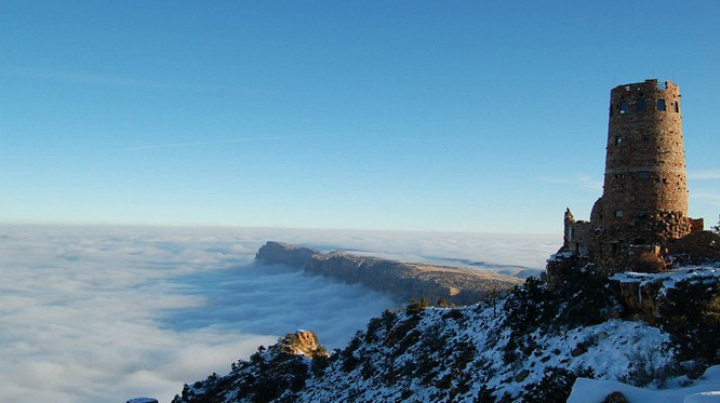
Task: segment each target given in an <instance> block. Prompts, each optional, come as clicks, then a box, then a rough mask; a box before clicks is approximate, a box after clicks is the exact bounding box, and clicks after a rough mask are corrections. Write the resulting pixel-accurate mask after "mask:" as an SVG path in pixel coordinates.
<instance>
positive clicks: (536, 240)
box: [0, 225, 558, 403]
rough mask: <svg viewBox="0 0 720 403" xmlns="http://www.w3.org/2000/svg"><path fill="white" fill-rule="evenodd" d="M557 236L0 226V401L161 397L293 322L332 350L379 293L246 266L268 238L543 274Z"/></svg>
mask: <svg viewBox="0 0 720 403" xmlns="http://www.w3.org/2000/svg"><path fill="white" fill-rule="evenodd" d="M555 238H556V237H549V236H545V237H543V236H525V237H523V236H511V235H478V234H428V233H389V232H363V231H356V232H348V231H310V230H307V231H293V230H267V229H252V230H249V229H177V228H166V229H158V228H101V227H39V226H37V227H33V226H7V225H5V226H2V227H0V276H2V279H3V281H2V282H0V328H1V329H3V330H2V332H0V356H2V357H3V359H2V360H0V379H1V380H2V384H3V388H2V389H0V401H17V400H23V401H52V402H58V403H63V402H79V403H84V402H95V401H124V400H126V399H128V398H130V397H134V396H140V395H151V396H155V397H157V398H160V399H162V400H163V401H169V400H170V399H171V398H172V396H173V395H174V394H176V393H179V392H180V391H181V390H182V385H183V383H185V382H191V381H194V380H197V379H200V378H204V377H205V376H207V375H208V374H210V373H212V372H218V373H224V372H227V371H228V370H229V365H230V363H232V362H233V361H236V360H237V359H238V358H248V356H249V355H250V354H251V353H252V352H254V351H255V349H256V348H257V347H258V346H259V345H261V344H265V345H267V344H270V343H273V342H274V341H275V340H276V338H277V337H278V336H280V335H282V334H284V333H285V332H288V331H293V330H295V329H297V328H305V329H311V330H314V331H316V332H317V333H318V335H319V337H320V338H321V342H322V343H323V344H325V345H326V346H327V347H329V348H333V347H341V346H342V345H344V343H346V342H347V340H349V338H350V337H351V336H352V335H353V334H354V333H355V331H356V330H358V329H360V328H362V327H363V326H364V325H365V323H366V322H367V320H368V319H369V318H370V317H372V316H375V315H377V314H379V313H380V312H381V311H382V310H383V309H384V308H387V307H392V306H393V305H394V304H395V303H394V302H393V301H391V300H390V299H389V298H388V297H385V296H382V295H379V294H377V293H374V292H371V291H368V290H365V289H362V288H360V287H359V286H347V285H344V284H340V283H338V282H334V281H332V280H329V279H326V278H322V277H314V276H307V275H305V274H304V273H303V272H302V271H299V270H296V269H291V268H286V267H277V266H271V267H267V266H262V265H257V264H255V263H254V262H253V258H254V254H255V252H256V251H257V249H258V248H259V247H260V246H261V245H262V244H263V243H264V242H265V241H267V240H271V239H272V240H282V241H287V242H293V243H298V244H303V245H307V246H310V247H315V248H318V249H325V250H327V249H344V250H356V251H359V252H362V253H372V254H376V255H382V254H384V255H386V256H388V257H393V258H399V259H403V260H411V261H426V262H438V263H445V264H452V263H461V264H471V265H474V266H475V267H480V268H489V269H495V270H498V271H499V270H503V267H499V265H498V264H500V263H502V264H507V265H509V266H522V267H535V268H541V267H542V265H543V262H544V259H545V258H546V257H547V255H548V254H549V253H551V252H552V251H554V250H555V249H556V248H557V246H558V245H557V240H556V239H555Z"/></svg>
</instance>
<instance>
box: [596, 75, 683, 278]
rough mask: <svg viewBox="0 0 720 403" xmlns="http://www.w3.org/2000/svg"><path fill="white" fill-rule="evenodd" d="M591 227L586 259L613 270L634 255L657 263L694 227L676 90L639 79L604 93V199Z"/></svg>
mask: <svg viewBox="0 0 720 403" xmlns="http://www.w3.org/2000/svg"><path fill="white" fill-rule="evenodd" d="M590 223H591V226H592V228H594V234H593V235H592V236H591V240H590V250H591V251H592V255H593V256H591V258H592V260H593V261H594V262H596V263H598V264H600V265H601V266H614V267H617V268H618V269H620V268H622V267H624V266H627V265H628V264H630V263H631V262H632V260H633V259H634V258H637V256H638V255H640V254H645V255H647V254H648V253H655V255H657V256H660V254H661V252H662V248H663V247H664V245H665V244H666V243H667V241H669V240H673V239H678V238H681V237H683V236H685V235H687V234H689V233H690V232H691V231H692V230H693V225H697V223H694V222H693V220H691V219H690V218H689V217H688V190H687V183H686V178H685V152H684V147H683V132H682V115H681V113H680V91H679V89H678V86H677V85H675V84H673V83H671V82H669V81H665V82H658V81H657V80H646V81H645V82H641V83H634V84H627V85H621V86H618V87H615V88H613V89H612V91H611V92H610V118H609V124H608V137H607V154H606V161H605V180H604V186H603V195H602V197H600V199H599V200H598V201H597V202H596V203H595V205H594V207H593V209H592V214H591V216H590Z"/></svg>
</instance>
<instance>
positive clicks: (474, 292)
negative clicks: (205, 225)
mask: <svg viewBox="0 0 720 403" xmlns="http://www.w3.org/2000/svg"><path fill="white" fill-rule="evenodd" d="M256 259H257V260H260V261H262V262H264V263H267V264H286V265H291V266H296V267H299V266H302V267H303V268H304V270H305V271H306V272H307V273H311V274H320V275H323V276H326V277H332V278H336V279H340V280H342V281H344V282H346V283H348V284H356V283H357V284H362V285H364V286H366V287H368V288H371V289H373V290H376V291H380V292H384V293H388V294H390V295H392V296H393V297H395V298H397V299H399V300H400V301H403V302H408V301H410V300H420V299H422V298H425V299H427V300H428V301H430V302H432V303H434V302H436V301H439V300H441V299H444V300H445V301H447V302H448V303H449V304H455V305H470V304H475V303H477V302H479V301H482V300H483V299H486V298H489V297H496V296H498V295H499V294H501V293H504V292H506V291H507V290H509V289H511V288H513V287H514V286H516V285H518V284H520V283H521V282H522V280H521V279H519V278H516V277H510V276H503V275H499V274H495V273H490V272H486V271H481V270H473V269H462V268H455V267H443V266H431V265H424V264H416V263H402V262H397V261H394V260H389V259H381V258H377V257H371V256H356V255H352V254H349V253H344V252H331V253H319V252H316V251H313V250H312V249H308V248H302V247H296V246H294V245H290V244H284V243H279V242H268V243H267V244H265V246H263V247H262V248H260V250H259V251H258V253H257V255H256Z"/></svg>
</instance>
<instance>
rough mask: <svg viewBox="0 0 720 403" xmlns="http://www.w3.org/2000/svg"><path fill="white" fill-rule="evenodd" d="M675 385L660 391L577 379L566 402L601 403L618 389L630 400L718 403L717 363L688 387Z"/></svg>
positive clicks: (719, 371) (719, 375)
mask: <svg viewBox="0 0 720 403" xmlns="http://www.w3.org/2000/svg"><path fill="white" fill-rule="evenodd" d="M680 386H681V385H679V384H676V385H674V387H669V388H667V389H662V390H649V389H640V388H636V387H633V386H630V385H626V384H624V383H620V382H617V381H607V380H593V379H586V378H578V379H577V381H576V382H575V386H574V387H573V391H572V394H571V395H570V398H569V399H568V403H600V402H602V401H603V399H605V397H606V396H608V395H609V394H611V393H612V392H615V391H620V392H621V393H622V394H623V395H625V397H626V398H627V399H628V400H629V401H630V402H632V403H711V402H714V403H717V402H720V366H714V367H710V368H708V369H707V371H705V375H704V376H702V377H700V379H698V380H696V381H694V382H693V383H692V384H691V385H690V386H687V385H685V386H684V387H680Z"/></svg>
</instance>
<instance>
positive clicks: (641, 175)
mask: <svg viewBox="0 0 720 403" xmlns="http://www.w3.org/2000/svg"><path fill="white" fill-rule="evenodd" d="M649 177H650V172H648V171H640V172H638V178H642V179H647V178H649Z"/></svg>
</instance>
